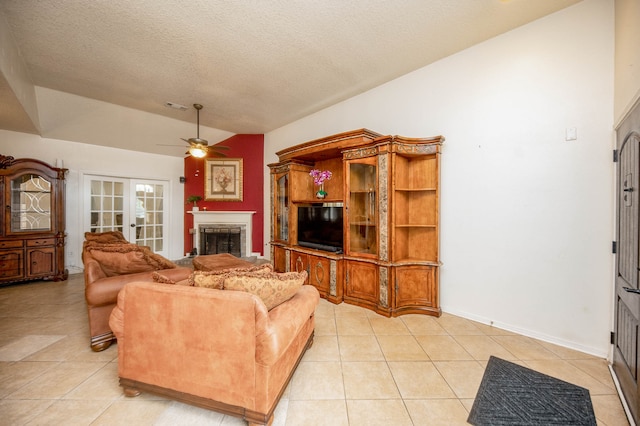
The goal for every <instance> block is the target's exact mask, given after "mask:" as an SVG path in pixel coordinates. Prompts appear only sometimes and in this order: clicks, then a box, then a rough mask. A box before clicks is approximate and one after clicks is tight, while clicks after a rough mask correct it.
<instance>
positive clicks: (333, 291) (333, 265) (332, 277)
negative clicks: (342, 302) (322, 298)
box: [329, 259, 338, 297]
mask: <svg viewBox="0 0 640 426" xmlns="http://www.w3.org/2000/svg"><path fill="white" fill-rule="evenodd" d="M337 270H338V262H336V261H335V260H333V259H332V260H331V261H329V294H330V295H332V296H334V297H335V296H337V294H338V293H337V288H338V287H337V284H338V278H337V277H338V273H337Z"/></svg>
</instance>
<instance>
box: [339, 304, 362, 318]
mask: <svg viewBox="0 0 640 426" xmlns="http://www.w3.org/2000/svg"><path fill="white" fill-rule="evenodd" d="M334 312H335V314H336V318H338V317H341V316H343V315H356V316H361V317H367V316H368V313H369V312H371V311H369V310H368V309H363V308H361V307H360V306H356V305H350V304H348V303H340V304H338V305H334Z"/></svg>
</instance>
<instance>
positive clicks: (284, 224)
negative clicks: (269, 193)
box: [275, 174, 289, 242]
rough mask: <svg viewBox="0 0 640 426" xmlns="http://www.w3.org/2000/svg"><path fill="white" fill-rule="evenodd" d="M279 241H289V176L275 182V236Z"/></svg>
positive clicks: (286, 175)
mask: <svg viewBox="0 0 640 426" xmlns="http://www.w3.org/2000/svg"><path fill="white" fill-rule="evenodd" d="M275 239H276V240H279V241H285V242H286V241H289V175H288V174H285V175H282V176H281V177H279V178H278V179H277V180H276V235H275Z"/></svg>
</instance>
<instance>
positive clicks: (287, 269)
mask: <svg viewBox="0 0 640 426" xmlns="http://www.w3.org/2000/svg"><path fill="white" fill-rule="evenodd" d="M284 258H285V263H286V265H285V272H291V250H286V251H285V252H284ZM272 259H275V257H272Z"/></svg>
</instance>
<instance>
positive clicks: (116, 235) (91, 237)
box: [84, 231, 128, 243]
mask: <svg viewBox="0 0 640 426" xmlns="http://www.w3.org/2000/svg"><path fill="white" fill-rule="evenodd" d="M84 239H85V240H87V241H95V242H97V243H116V242H122V243H128V241H127V239H126V238H125V237H124V235H123V234H122V232H120V231H107V232H85V233H84Z"/></svg>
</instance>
